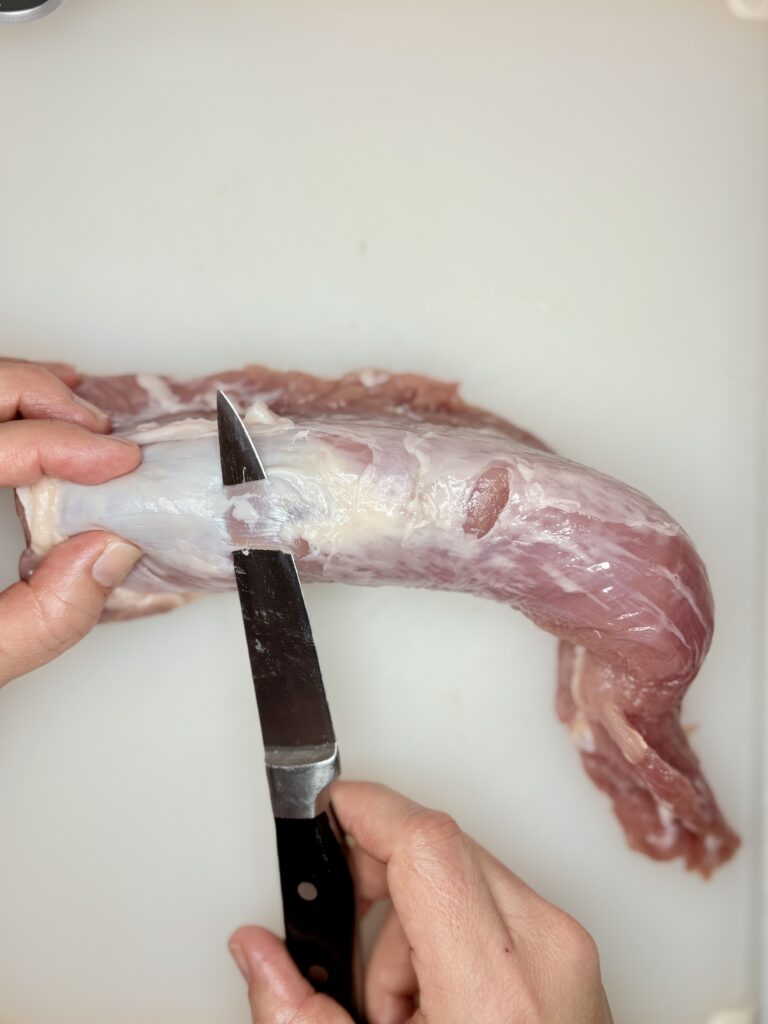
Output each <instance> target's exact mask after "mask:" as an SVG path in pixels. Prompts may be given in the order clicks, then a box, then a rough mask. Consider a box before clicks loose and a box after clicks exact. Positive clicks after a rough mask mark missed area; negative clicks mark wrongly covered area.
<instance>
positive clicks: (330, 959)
mask: <svg viewBox="0 0 768 1024" xmlns="http://www.w3.org/2000/svg"><path fill="white" fill-rule="evenodd" d="M275 828H276V830H277V855H278V859H279V863H280V888H281V889H282V893H283V914H284V917H285V939H286V945H287V947H288V952H289V953H290V954H291V956H292V957H293V959H294V961H295V963H296V966H297V967H298V968H299V970H300V971H301V973H302V974H303V975H304V977H305V978H307V979H308V981H309V982H310V983H311V984H312V985H313V986H314V988H315V989H317V991H318V992H324V993H326V994H327V995H329V996H331V998H333V999H335V1000H336V1002H337V1003H339V1004H340V1005H341V1006H343V1007H344V1009H345V1010H346V1011H347V1013H349V1014H350V1016H351V1017H352V1019H353V1020H354V1021H356V1022H358V1024H364V1021H363V1015H362V1005H361V995H360V985H359V950H358V942H357V927H356V908H355V887H354V882H353V880H352V875H351V872H350V870H349V863H348V860H347V854H346V850H345V849H344V848H342V843H341V841H340V840H339V839H338V838H337V836H336V832H335V831H334V828H333V826H332V824H331V821H330V819H329V817H328V814H326V813H325V812H323V813H322V814H320V815H318V817H316V818H311V819H306V818H275Z"/></svg>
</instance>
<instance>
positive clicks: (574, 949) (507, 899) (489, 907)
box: [230, 783, 611, 1024]
mask: <svg viewBox="0 0 768 1024" xmlns="http://www.w3.org/2000/svg"><path fill="white" fill-rule="evenodd" d="M333 803H334V808H335V810H336V813H337V815H338V817H339V820H340V822H341V824H342V826H343V828H344V829H345V830H346V831H347V832H348V833H349V834H350V835H351V836H352V839H353V840H354V846H353V856H354V859H355V861H356V868H357V874H358V879H359V883H360V889H361V896H362V898H363V899H364V900H365V901H366V902H367V903H369V904H370V903H373V902H375V901H377V900H382V899H391V900H392V911H391V912H390V915H389V917H388V918H387V921H386V923H385V924H384V927H383V928H382V931H381V933H380V935H379V938H378V940H377V943H376V945H375V947H374V950H373V953H372V956H371V961H370V965H369V969H368V973H367V977H366V986H365V996H366V1000H365V1001H366V1013H367V1019H368V1021H369V1024H406V1022H411V1024H419V1022H421V1024H423V1022H426V1021H439V1022H440V1024H467V1022H468V1021H473V1022H476V1024H481V1022H488V1024H490V1022H497V1021H507V1022H509V1024H523V1022H525V1024H545V1022H546V1024H610V1021H611V1015H610V1011H609V1009H608V1004H607V1002H606V999H605V995H604V993H603V988H602V984H601V980H600V966H599V961H598V955H597V950H596V949H595V945H594V942H593V941H592V939H591V938H590V936H589V935H588V934H587V932H585V931H584V929H583V928H582V927H581V926H580V925H579V924H578V923H577V922H576V921H574V920H573V919H572V918H571V917H569V916H568V915H567V914H565V913H563V911H561V910H558V909H557V908H556V907H554V906H552V905H551V904H550V903H547V901H546V900H543V899H542V898H541V897H540V896H538V895H537V894H536V893H535V892H533V891H532V890H531V889H529V888H528V887H527V886H526V885H525V884H524V883H523V882H522V881H521V880H520V879H519V878H518V877H517V876H516V875H514V874H513V873H512V872H511V871H509V870H508V869H507V868H505V867H504V865H503V864H501V863H499V861H497V860H496V859H495V858H494V857H492V856H491V855H490V854H489V853H487V852H486V851H485V850H484V849H483V848H482V847H480V846H479V845H478V844H477V843H475V842H474V840H472V839H470V838H469V837H468V836H467V835H465V834H464V833H463V832H462V831H461V829H460V828H459V826H458V825H457V824H456V823H455V822H454V821H453V820H452V819H451V818H449V817H447V816H446V815H444V814H440V813H437V812H435V811H430V810H427V809H426V808H424V807H420V806H419V805H418V804H415V803H412V802H411V801H410V800H407V799H406V798H405V797H403V796H400V795H399V794H397V793H394V792H392V791H391V790H389V789H385V788H384V787H381V786H374V785H367V784H360V783H339V784H337V785H336V786H335V787H334V789H333ZM230 949H231V951H232V954H233V956H234V958H235V960H236V962H237V964H238V966H239V967H240V970H241V971H242V973H243V975H244V976H245V978H246V980H247V982H248V987H249V996H250V1002H251V1012H252V1015H253V1020H254V1022H256V1021H258V1022H259V1024H287V1022H288V1021H295V1022H296V1024H298V1022H299V1021H301V1022H302V1024H351V1020H350V1018H349V1017H348V1016H347V1014H346V1013H345V1012H344V1011H343V1010H342V1009H341V1008H340V1007H339V1006H337V1005H336V1004H335V1003H334V1002H333V1001H332V1000H330V999H329V998H328V997H327V996H324V995H318V994H317V993H315V992H314V990H313V989H312V986H311V985H310V984H309V983H308V982H307V981H305V979H304V978H302V976H301V975H300V974H299V972H298V970H297V969H296V967H295V965H294V964H293V961H292V960H291V958H290V957H289V955H288V953H287V951H286V949H285V946H284V945H283V943H282V942H281V941H280V940H279V939H278V938H276V937H275V936H274V935H272V934H271V933H270V932H267V931H265V930H264V929H262V928H241V929H239V930H238V931H237V932H236V933H235V934H234V935H233V936H232V939H231V942H230Z"/></svg>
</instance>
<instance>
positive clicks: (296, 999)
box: [229, 928, 353, 1024]
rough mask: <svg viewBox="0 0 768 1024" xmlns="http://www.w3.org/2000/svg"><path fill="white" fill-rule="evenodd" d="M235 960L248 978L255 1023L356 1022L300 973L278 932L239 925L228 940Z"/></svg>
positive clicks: (308, 1023) (351, 1023) (252, 1014)
mask: <svg viewBox="0 0 768 1024" xmlns="http://www.w3.org/2000/svg"><path fill="white" fill-rule="evenodd" d="M229 949H230V952H231V953H232V957H233V959H234V960H235V963H236V964H237V966H238V967H239V968H240V971H241V973H242V975H243V977H244V978H245V980H246V981H247V982H248V998H249V1000H250V1004H251V1016H252V1019H253V1022H254V1024H353V1022H352V1019H351V1018H350V1017H349V1015H348V1014H347V1013H345V1012H344V1010H342V1008H341V1007H340V1006H339V1005H338V1003H335V1002H334V1001H333V1000H332V999H329V998H328V996H324V995H319V994H318V993H317V992H315V990H314V989H313V988H312V986H311V985H310V984H309V982H308V981H307V980H306V979H305V978H303V977H302V976H301V974H300V973H299V970H298V968H297V967H296V964H295V963H294V962H293V960H292V959H291V957H290V956H289V954H288V950H287V949H286V948H285V943H283V942H281V941H280V939H278V938H277V936H276V935H273V934H272V933H271V932H268V931H266V930H265V929H264V928H239V929H238V930H237V931H236V932H235V934H234V935H233V936H232V938H231V939H230V940H229Z"/></svg>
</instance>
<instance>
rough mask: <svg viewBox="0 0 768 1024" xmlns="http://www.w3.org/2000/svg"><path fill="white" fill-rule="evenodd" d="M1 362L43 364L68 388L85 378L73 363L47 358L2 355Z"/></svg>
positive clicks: (75, 385) (74, 386) (73, 386)
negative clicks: (15, 357) (21, 357)
mask: <svg viewBox="0 0 768 1024" xmlns="http://www.w3.org/2000/svg"><path fill="white" fill-rule="evenodd" d="M0 363H26V364H27V365H29V364H30V363H31V364H32V365H33V366H43V367H45V369H46V370H49V371H50V372H51V373H52V374H53V375H54V377H58V378H59V380H63V381H64V383H65V384H66V385H67V387H68V388H76V387H77V385H78V384H79V383H80V381H81V380H82V379H83V378H82V374H80V373H78V372H77V370H76V369H75V368H74V366H72V364H71V363H57V362H49V361H48V360H45V359H41V360H37V361H33V360H31V359H12V358H11V357H10V356H0Z"/></svg>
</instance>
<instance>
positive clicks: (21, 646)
mask: <svg viewBox="0 0 768 1024" xmlns="http://www.w3.org/2000/svg"><path fill="white" fill-rule="evenodd" d="M78 380H79V378H78V375H77V373H75V371H74V370H73V369H72V367H71V366H67V365H66V364H64V363H49V364H46V365H45V366H42V365H35V364H33V363H26V362H23V361H21V360H17V359H2V358H0V487H21V486H23V485H26V484H33V483H35V481H36V480H38V479H40V477H42V476H44V475H49V476H57V477H60V478H61V479H63V480H72V481H74V482H75V483H80V484H100V483H103V482H104V481H105V480H111V479H112V477H116V476H121V475H122V474H123V473H129V472H130V471H131V470H133V469H135V468H136V467H137V466H138V464H139V463H140V462H141V452H140V449H139V447H138V445H135V444H132V443H131V442H129V441H119V440H117V439H116V438H111V437H107V436H106V434H107V433H108V431H109V429H110V425H109V418H108V416H106V414H105V413H103V412H101V411H100V410H99V409H97V408H96V407H95V406H92V405H90V404H89V403H86V402H83V401H82V400H81V399H79V398H78V397H77V396H76V395H75V394H74V392H73V391H72V390H71V388H72V387H75V386H76V385H77V383H78ZM140 557H141V551H140V549H139V548H137V547H135V546H134V545H133V544H128V543H127V542H126V541H124V540H121V538H119V537H116V536H115V535H114V534H111V533H107V532H105V531H103V530H92V531H91V532H89V533H82V534H79V535H78V536H77V537H71V538H70V539H69V540H65V541H64V542H63V543H61V544H59V545H57V546H56V547H55V548H54V549H53V550H52V551H51V552H50V553H49V554H48V555H46V557H45V558H44V559H43V560H42V561H41V563H40V565H39V566H38V567H37V568H36V569H35V571H34V573H33V574H32V576H31V578H30V579H29V580H24V581H22V582H20V583H15V584H14V585H13V586H12V587H9V588H8V589H7V590H5V591H4V592H3V593H2V594H0V686H2V685H3V683H7V682H8V681H9V680H11V679H14V678H16V676H20V675H23V674H24V673H25V672H31V671H32V669H34V668H38V667H39V666H40V665H44V664H45V663H46V662H47V661H51V660H52V659H53V658H55V657H57V655H59V654H61V653H62V652H63V651H65V650H66V649H67V648H68V647H71V646H72V645H73V644H75V643H76V642H77V641H78V640H80V639H81V638H82V637H83V636H85V634H86V633H87V632H88V631H89V630H90V629H91V627H92V626H94V625H95V624H96V623H97V622H98V620H99V617H100V615H101V612H102V610H103V608H104V604H105V602H106V600H107V597H108V596H109V593H110V591H111V590H112V589H113V588H114V587H115V586H116V585H117V584H118V583H120V582H121V581H122V580H123V578H124V577H125V576H126V575H127V573H129V572H130V570H131V569H132V568H133V566H134V565H135V564H136V561H137V559H139V558H140Z"/></svg>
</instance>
